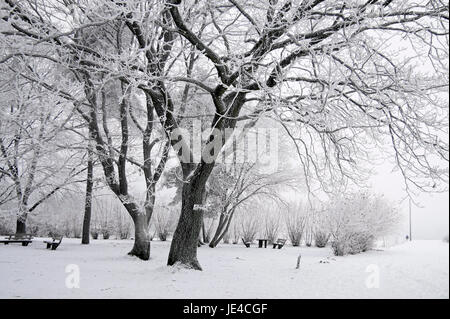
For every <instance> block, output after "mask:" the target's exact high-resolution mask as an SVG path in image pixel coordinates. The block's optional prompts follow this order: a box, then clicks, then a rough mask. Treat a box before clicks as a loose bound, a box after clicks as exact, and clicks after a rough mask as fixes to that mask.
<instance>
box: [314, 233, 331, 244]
mask: <svg viewBox="0 0 450 319" xmlns="http://www.w3.org/2000/svg"><path fill="white" fill-rule="evenodd" d="M329 239H330V233H329V232H327V231H323V230H316V231H315V232H314V243H315V244H316V247H319V248H324V247H326V246H327V244H328V240H329Z"/></svg>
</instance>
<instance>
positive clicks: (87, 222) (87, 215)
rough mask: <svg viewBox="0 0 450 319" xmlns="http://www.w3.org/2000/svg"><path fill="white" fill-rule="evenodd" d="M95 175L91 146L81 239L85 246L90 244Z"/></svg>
mask: <svg viewBox="0 0 450 319" xmlns="http://www.w3.org/2000/svg"><path fill="white" fill-rule="evenodd" d="M93 173H94V163H93V160H92V148H91V146H89V150H88V169H87V181H86V199H85V203H84V219H83V235H82V239H81V243H82V244H83V245H88V244H89V237H90V231H91V214H92V188H93V186H94V180H93Z"/></svg>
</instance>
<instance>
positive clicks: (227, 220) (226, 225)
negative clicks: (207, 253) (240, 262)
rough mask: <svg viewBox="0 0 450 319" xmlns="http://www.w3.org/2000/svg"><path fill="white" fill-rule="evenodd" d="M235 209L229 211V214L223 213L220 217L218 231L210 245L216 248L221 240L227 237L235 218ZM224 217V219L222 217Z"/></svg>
mask: <svg viewBox="0 0 450 319" xmlns="http://www.w3.org/2000/svg"><path fill="white" fill-rule="evenodd" d="M233 215H234V210H233V211H232V212H230V213H229V215H222V216H221V218H220V222H219V225H218V226H217V230H216V233H215V235H214V238H213V239H212V240H211V243H210V244H209V247H211V248H215V247H216V246H217V245H218V244H219V243H220V241H221V240H222V239H223V237H225V235H226V234H227V232H228V230H229V229H230V225H231V220H232V219H233ZM222 217H223V219H222Z"/></svg>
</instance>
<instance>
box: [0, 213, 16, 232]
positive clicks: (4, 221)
mask: <svg viewBox="0 0 450 319" xmlns="http://www.w3.org/2000/svg"><path fill="white" fill-rule="evenodd" d="M1 213H3V212H1ZM13 218H14V215H13V214H9V213H5V216H0V236H3V235H9V234H13V233H14V227H13V224H12V222H11V220H13Z"/></svg>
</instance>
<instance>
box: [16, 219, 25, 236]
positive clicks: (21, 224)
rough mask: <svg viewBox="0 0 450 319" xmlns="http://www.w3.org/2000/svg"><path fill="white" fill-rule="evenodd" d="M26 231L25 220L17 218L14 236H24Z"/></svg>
mask: <svg viewBox="0 0 450 319" xmlns="http://www.w3.org/2000/svg"><path fill="white" fill-rule="evenodd" d="M26 231H27V227H26V222H25V219H23V218H21V217H19V218H17V225H16V234H25V233H26Z"/></svg>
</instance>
